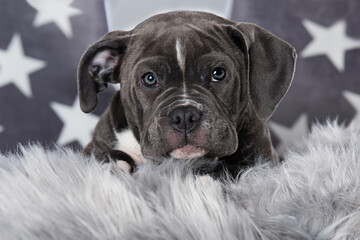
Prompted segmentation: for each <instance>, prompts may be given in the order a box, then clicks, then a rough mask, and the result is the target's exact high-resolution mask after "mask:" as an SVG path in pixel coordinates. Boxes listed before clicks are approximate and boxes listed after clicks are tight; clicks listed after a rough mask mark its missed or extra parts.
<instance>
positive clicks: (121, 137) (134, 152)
mask: <svg viewBox="0 0 360 240" xmlns="http://www.w3.org/2000/svg"><path fill="white" fill-rule="evenodd" d="M114 134H115V137H116V139H117V144H116V145H115V149H116V150H120V151H123V152H125V153H127V154H128V155H129V156H130V157H131V158H132V159H133V160H134V162H135V163H136V165H138V164H139V163H143V162H145V161H146V159H145V158H144V156H143V155H142V153H141V147H140V144H139V142H138V141H137V140H136V138H135V137H134V134H133V133H132V131H131V130H130V129H126V130H123V131H121V132H117V131H115V130H114Z"/></svg>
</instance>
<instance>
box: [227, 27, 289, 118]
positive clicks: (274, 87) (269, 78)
mask: <svg viewBox="0 0 360 240" xmlns="http://www.w3.org/2000/svg"><path fill="white" fill-rule="evenodd" d="M231 28H232V30H231V36H232V38H233V39H235V42H236V43H237V44H238V46H239V47H240V48H241V50H242V51H243V52H244V53H245V55H246V57H247V59H246V61H247V68H248V73H247V76H248V79H249V83H248V84H249V95H250V101H251V104H252V105H253V107H254V108H255V111H256V114H257V116H258V117H259V118H260V119H262V120H268V119H269V118H270V117H271V115H272V113H273V112H274V110H275V108H276V107H277V105H278V104H279V102H280V100H281V99H282V98H283V96H284V95H285V94H286V92H287V90H288V88H289V87H290V84H291V82H292V79H293V76H294V72H295V62H296V52H295V49H294V48H293V47H292V46H291V45H290V44H288V43H287V42H285V41H283V40H281V39H279V38H278V37H276V36H274V35H273V34H271V33H270V32H268V31H266V30H265V29H263V28H261V27H259V26H257V25H254V24H249V23H239V24H237V25H236V27H231Z"/></svg>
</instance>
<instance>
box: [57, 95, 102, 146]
mask: <svg viewBox="0 0 360 240" xmlns="http://www.w3.org/2000/svg"><path fill="white" fill-rule="evenodd" d="M50 106H51V108H52V109H53V110H54V111H55V112H56V114H57V115H58V117H59V118H60V119H61V120H62V121H63V123H64V126H63V128H62V130H61V133H60V136H59V138H58V140H57V143H58V144H59V145H65V144H68V143H71V142H73V141H78V142H79V143H80V144H81V145H82V146H85V145H86V144H88V143H89V142H90V140H91V137H92V132H93V131H94V129H95V125H96V123H97V122H98V121H99V117H98V116H96V115H94V114H85V113H83V112H82V111H81V110H80V107H79V99H78V98H76V100H75V102H74V104H73V105H72V106H71V107H70V106H68V105H64V104H60V103H56V102H51V103H50Z"/></svg>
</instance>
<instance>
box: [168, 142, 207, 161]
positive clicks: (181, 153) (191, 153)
mask: <svg viewBox="0 0 360 240" xmlns="http://www.w3.org/2000/svg"><path fill="white" fill-rule="evenodd" d="M207 153H208V150H206V149H204V148H201V147H196V146H193V145H189V144H187V145H184V146H182V147H179V148H176V149H174V150H172V151H171V152H170V156H172V157H174V158H177V159H193V158H199V157H203V156H204V155H206V154H207Z"/></svg>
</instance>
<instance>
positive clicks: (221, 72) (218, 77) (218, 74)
mask: <svg viewBox="0 0 360 240" xmlns="http://www.w3.org/2000/svg"><path fill="white" fill-rule="evenodd" d="M225 76H226V71H225V69H223V68H220V67H217V68H215V69H214V70H213V72H212V78H211V81H213V82H220V81H222V80H223V79H224V78H225Z"/></svg>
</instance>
